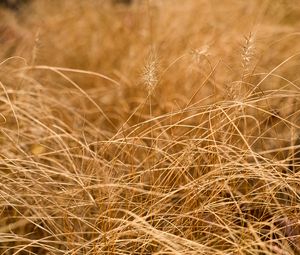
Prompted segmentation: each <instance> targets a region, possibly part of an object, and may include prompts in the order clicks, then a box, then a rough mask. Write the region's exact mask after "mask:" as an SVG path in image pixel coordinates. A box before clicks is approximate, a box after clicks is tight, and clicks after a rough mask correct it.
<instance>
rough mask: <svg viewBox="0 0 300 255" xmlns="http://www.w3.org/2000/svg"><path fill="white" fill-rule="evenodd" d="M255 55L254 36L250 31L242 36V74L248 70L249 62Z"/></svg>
mask: <svg viewBox="0 0 300 255" xmlns="http://www.w3.org/2000/svg"><path fill="white" fill-rule="evenodd" d="M254 55H255V36H254V35H253V34H252V33H250V34H249V35H248V36H245V37H244V44H243V45H242V54H241V56H242V67H243V70H244V75H246V74H248V73H249V71H250V67H251V63H252V60H253V57H254Z"/></svg>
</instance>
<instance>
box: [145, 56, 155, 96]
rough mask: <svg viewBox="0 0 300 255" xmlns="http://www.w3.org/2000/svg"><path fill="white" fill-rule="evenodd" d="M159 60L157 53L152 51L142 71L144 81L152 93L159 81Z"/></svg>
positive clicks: (149, 92)
mask: <svg viewBox="0 0 300 255" xmlns="http://www.w3.org/2000/svg"><path fill="white" fill-rule="evenodd" d="M157 69H158V60H157V57H156V54H155V53H153V52H152V53H150V55H149V57H148V60H147V62H146V65H145V66H144V69H143V73H142V81H143V84H144V85H145V86H146V88H147V91H148V94H149V95H151V94H152V93H153V91H154V89H155V87H156V85H157V83H158V72H157Z"/></svg>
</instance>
